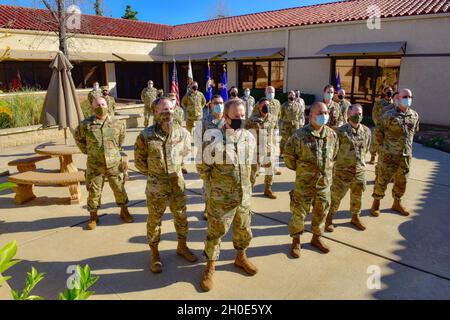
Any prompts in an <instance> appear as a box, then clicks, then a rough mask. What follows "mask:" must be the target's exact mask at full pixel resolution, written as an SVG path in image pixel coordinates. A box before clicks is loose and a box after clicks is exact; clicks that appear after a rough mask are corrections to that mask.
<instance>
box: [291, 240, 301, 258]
mask: <svg viewBox="0 0 450 320" xmlns="http://www.w3.org/2000/svg"><path fill="white" fill-rule="evenodd" d="M300 249H301V245H300V236H293V237H292V246H291V256H292V257H293V258H295V259H298V258H300Z"/></svg>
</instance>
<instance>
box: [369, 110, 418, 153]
mask: <svg viewBox="0 0 450 320" xmlns="http://www.w3.org/2000/svg"><path fill="white" fill-rule="evenodd" d="M378 126H379V128H380V130H377V132H376V137H375V139H377V140H376V141H377V143H378V144H379V146H381V148H382V149H381V150H382V151H383V152H384V153H389V154H394V155H399V156H412V144H413V138H414V135H415V134H416V133H417V132H418V131H419V115H418V113H417V112H416V111H414V110H412V109H408V110H407V111H406V112H405V113H403V112H400V111H399V110H398V108H395V109H390V110H389V111H387V112H386V113H385V114H384V115H383V116H382V117H381V120H380V122H379V124H378Z"/></svg>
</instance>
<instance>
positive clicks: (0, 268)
mask: <svg viewBox="0 0 450 320" xmlns="http://www.w3.org/2000/svg"><path fill="white" fill-rule="evenodd" d="M19 262H20V260H13V261H9V262H6V263H3V264H0V273H3V272H5V271H6V270H8V269H9V268H11V267H12V266H14V265H15V264H17V263H19Z"/></svg>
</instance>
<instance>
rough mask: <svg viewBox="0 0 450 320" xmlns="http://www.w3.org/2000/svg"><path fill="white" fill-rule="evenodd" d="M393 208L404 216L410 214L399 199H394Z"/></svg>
mask: <svg viewBox="0 0 450 320" xmlns="http://www.w3.org/2000/svg"><path fill="white" fill-rule="evenodd" d="M392 210H394V211H397V212H399V213H400V214H401V215H402V216H405V217H407V216H409V215H410V213H409V212H408V210H406V209H405V208H404V207H403V206H402V203H401V201H400V200H399V199H394V203H393V204H392Z"/></svg>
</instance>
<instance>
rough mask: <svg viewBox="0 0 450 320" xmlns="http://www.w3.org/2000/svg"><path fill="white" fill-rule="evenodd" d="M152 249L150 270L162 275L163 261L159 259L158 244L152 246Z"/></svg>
mask: <svg viewBox="0 0 450 320" xmlns="http://www.w3.org/2000/svg"><path fill="white" fill-rule="evenodd" d="M150 249H151V260H150V270H151V271H152V272H153V273H160V272H161V271H162V263H161V259H160V258H159V250H158V244H157V243H156V244H152V245H150Z"/></svg>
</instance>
